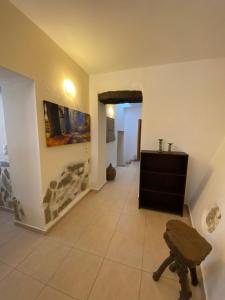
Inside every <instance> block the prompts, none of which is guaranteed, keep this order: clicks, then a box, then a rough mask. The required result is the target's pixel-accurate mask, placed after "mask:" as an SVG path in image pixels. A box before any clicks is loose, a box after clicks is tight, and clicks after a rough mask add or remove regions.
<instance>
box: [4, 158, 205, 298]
mask: <svg viewBox="0 0 225 300" xmlns="http://www.w3.org/2000/svg"><path fill="white" fill-rule="evenodd" d="M138 174H139V166H138V163H133V164H131V165H129V166H128V167H121V168H117V178H116V180H115V181H114V182H110V183H108V184H106V185H105V186H104V188H103V189H102V190H101V191H100V192H98V193H95V192H91V193H89V194H88V195H87V196H86V197H85V198H84V199H83V200H82V201H80V202H79V203H78V204H77V205H76V206H75V207H74V208H73V209H72V210H71V211H70V212H69V213H68V214H67V215H66V217H65V218H64V219H62V220H61V222H59V223H58V224H57V225H56V226H55V227H54V228H53V229H52V230H51V231H50V232H49V233H48V234H47V235H46V236H44V235H40V234H37V233H34V232H31V231H27V230H24V229H22V228H19V227H16V226H14V225H13V221H12V217H11V215H9V214H7V213H5V212H3V211H0V298H1V299H3V300H33V299H37V300H72V299H77V300H83V299H90V300H138V299H140V300H149V299H152V300H164V299H165V300H175V299H177V298H178V293H179V283H178V279H177V277H176V274H173V273H171V272H170V271H166V272H165V274H164V276H163V277H162V278H161V280H160V281H159V282H157V283H156V282H154V281H153V280H152V272H153V271H154V270H155V269H156V268H157V267H158V265H159V264H160V262H161V261H162V260H163V259H164V258H165V257H166V256H167V255H168V249H167V247H166V246H165V243H164V240H163V237H162V236H163V232H164V229H165V223H166V221H167V220H169V219H171V218H179V217H178V216H173V215H169V214H164V213H159V212H154V211H147V210H139V209H138V199H137V197H138ZM182 219H183V220H184V221H185V222H189V219H188V217H187V215H185V216H184V217H183V218H182ZM192 292H193V297H192V299H193V300H203V299H205V298H204V295H203V292H202V288H201V286H200V287H192Z"/></svg>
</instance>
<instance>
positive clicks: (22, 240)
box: [0, 231, 43, 267]
mask: <svg viewBox="0 0 225 300" xmlns="http://www.w3.org/2000/svg"><path fill="white" fill-rule="evenodd" d="M42 238H43V235H41V234H36V233H34V232H31V231H26V232H24V231H23V232H21V233H18V234H16V235H14V237H13V239H10V241H9V242H8V243H6V244H3V245H2V246H1V247H0V261H3V262H5V263H7V264H9V265H11V266H14V267H15V266H16V265H17V264H18V263H20V262H21V261H22V260H23V259H24V258H25V257H26V256H27V255H28V254H30V253H31V252H32V250H33V249H34V248H35V247H36V246H37V245H38V243H40V241H41V239H42Z"/></svg>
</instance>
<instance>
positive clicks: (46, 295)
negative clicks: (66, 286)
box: [37, 287, 74, 300]
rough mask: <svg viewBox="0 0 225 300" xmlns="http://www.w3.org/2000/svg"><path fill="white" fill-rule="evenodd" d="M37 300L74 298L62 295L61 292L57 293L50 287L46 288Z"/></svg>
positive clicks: (68, 299) (71, 299) (67, 299)
mask: <svg viewBox="0 0 225 300" xmlns="http://www.w3.org/2000/svg"><path fill="white" fill-rule="evenodd" d="M37 300H74V298H71V297H69V296H67V295H65V294H62V293H61V292H58V291H56V290H55V289H52V288H50V287H46V288H44V290H43V291H42V292H41V294H40V296H39V297H38V298H37Z"/></svg>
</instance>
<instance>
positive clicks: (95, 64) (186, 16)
mask: <svg viewBox="0 0 225 300" xmlns="http://www.w3.org/2000/svg"><path fill="white" fill-rule="evenodd" d="M11 2H12V3H14V5H16V6H17V7H18V8H19V9H20V10H21V11H22V12H23V13H24V14H25V15H27V16H28V17H29V18H30V19H31V20H32V21H33V22H34V23H35V24H37V25H38V26H39V27H40V28H41V29H42V30H43V31H44V32H46V33H47V34H48V35H49V36H50V37H51V38H52V39H53V40H54V41H55V42H56V43H57V44H58V45H59V46H60V47H61V48H63V49H64V50H65V52H67V53H68V54H69V55H70V56H71V57H72V58H73V59H74V60H75V61H76V62H77V63H78V64H79V65H80V66H82V67H83V69H84V70H86V71H87V72H88V73H90V74H91V73H92V74H93V73H102V72H109V71H115V70H121V69H127V68H136V67H145V66H149V65H156V64H165V63H173V62H181V61H189V60H198V59H204V58H215V57H223V56H225V1H224V0H110V1H109V0H11Z"/></svg>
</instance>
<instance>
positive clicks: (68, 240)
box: [47, 222, 84, 247]
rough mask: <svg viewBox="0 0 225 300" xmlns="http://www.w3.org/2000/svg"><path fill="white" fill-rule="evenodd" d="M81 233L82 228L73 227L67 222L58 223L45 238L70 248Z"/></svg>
mask: <svg viewBox="0 0 225 300" xmlns="http://www.w3.org/2000/svg"><path fill="white" fill-rule="evenodd" d="M83 231H84V229H83V228H79V227H77V226H73V225H71V224H68V222H59V223H58V224H56V226H54V227H53V228H52V229H51V230H50V231H49V233H48V234H47V236H48V237H50V238H52V239H54V240H56V241H58V242H60V243H62V244H64V245H66V246H69V247H70V246H73V245H74V243H75V242H76V241H77V240H78V239H79V238H80V236H81V233H82V232H83Z"/></svg>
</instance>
